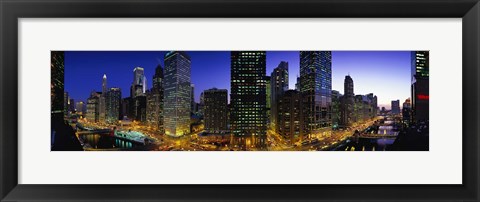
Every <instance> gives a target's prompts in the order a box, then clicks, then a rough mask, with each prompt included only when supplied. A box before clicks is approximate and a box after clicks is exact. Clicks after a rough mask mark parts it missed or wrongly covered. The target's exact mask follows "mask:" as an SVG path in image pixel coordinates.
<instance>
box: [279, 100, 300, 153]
mask: <svg viewBox="0 0 480 202" xmlns="http://www.w3.org/2000/svg"><path fill="white" fill-rule="evenodd" d="M277 107H278V108H277V109H278V110H277V112H278V119H277V121H278V124H277V125H278V133H279V134H280V135H282V136H283V138H285V140H286V141H287V142H288V143H289V144H293V143H295V142H296V141H298V140H300V139H301V138H302V131H303V130H302V127H303V119H302V95H301V94H300V92H299V91H297V90H288V91H286V92H285V93H284V94H283V95H282V96H280V97H278V105H277Z"/></svg>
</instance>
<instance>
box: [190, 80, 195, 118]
mask: <svg viewBox="0 0 480 202" xmlns="http://www.w3.org/2000/svg"><path fill="white" fill-rule="evenodd" d="M190 87H191V89H190V100H191V102H190V112H191V113H192V114H195V113H197V103H196V102H195V85H194V84H193V83H192V84H190Z"/></svg>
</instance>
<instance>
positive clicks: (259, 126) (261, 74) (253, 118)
mask: <svg viewBox="0 0 480 202" xmlns="http://www.w3.org/2000/svg"><path fill="white" fill-rule="evenodd" d="M230 71H231V77H230V78H231V92H230V93H231V95H230V105H231V110H230V116H231V119H230V129H231V131H232V133H233V135H234V136H236V137H253V138H249V140H247V141H246V144H248V142H250V143H249V144H251V145H256V146H257V147H264V145H266V132H267V110H266V105H267V101H266V97H267V95H266V94H267V91H266V90H267V89H266V82H265V76H266V75H265V74H266V52H265V51H232V52H231V69H230ZM240 141H243V140H241V139H240ZM240 144H241V143H240Z"/></svg>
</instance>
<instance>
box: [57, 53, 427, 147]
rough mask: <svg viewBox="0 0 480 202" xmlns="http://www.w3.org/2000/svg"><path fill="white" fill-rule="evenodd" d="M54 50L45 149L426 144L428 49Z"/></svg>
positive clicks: (416, 145) (417, 145)
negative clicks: (49, 124) (48, 143)
mask: <svg viewBox="0 0 480 202" xmlns="http://www.w3.org/2000/svg"><path fill="white" fill-rule="evenodd" d="M82 57H85V58H82ZM379 60H380V61H379ZM87 61H88V62H87ZM152 61H153V62H152ZM51 62H52V63H51V68H52V69H51V70H52V73H51V76H52V78H51V120H52V145H51V149H52V151H68V150H83V151H418V150H429V144H428V143H429V122H428V121H429V112H428V110H429V91H428V89H429V88H428V83H429V82H428V75H429V72H428V70H429V52H428V51H398V52H382V51H375V52H373V51H372V52H371V51H350V52H345V51H140V52H134V51H132V52H130V51H118V52H109V51H52V52H51ZM389 66H392V67H389ZM384 68H386V69H388V68H390V70H389V71H396V72H395V73H390V72H389V71H385V70H384ZM350 72H352V73H350ZM132 78H133V79H132ZM97 89H98V90H97ZM397 90H399V92H401V93H398V94H396V91H397ZM401 101H402V102H403V104H402V102H401Z"/></svg>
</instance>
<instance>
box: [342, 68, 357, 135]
mask: <svg viewBox="0 0 480 202" xmlns="http://www.w3.org/2000/svg"><path fill="white" fill-rule="evenodd" d="M343 90H344V92H343V93H344V95H343V96H342V97H341V99H340V102H341V106H340V111H341V113H340V124H339V125H340V127H341V128H347V127H350V126H351V125H352V123H353V122H354V117H353V112H354V107H355V94H354V85H353V79H352V77H350V75H347V76H345V80H344V82H343Z"/></svg>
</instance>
